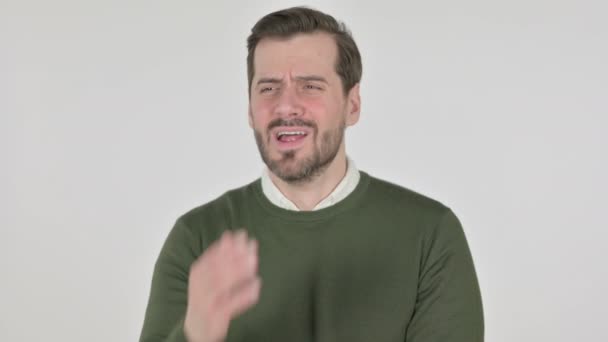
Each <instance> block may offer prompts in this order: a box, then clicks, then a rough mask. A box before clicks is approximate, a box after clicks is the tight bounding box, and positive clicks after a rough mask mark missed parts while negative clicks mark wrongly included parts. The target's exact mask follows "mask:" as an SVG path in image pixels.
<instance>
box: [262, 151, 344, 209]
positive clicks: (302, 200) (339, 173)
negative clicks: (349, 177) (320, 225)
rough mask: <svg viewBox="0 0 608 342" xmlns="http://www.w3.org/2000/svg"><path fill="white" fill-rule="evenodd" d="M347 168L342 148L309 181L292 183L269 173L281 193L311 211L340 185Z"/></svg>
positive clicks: (301, 207) (299, 206) (298, 205)
mask: <svg viewBox="0 0 608 342" xmlns="http://www.w3.org/2000/svg"><path fill="white" fill-rule="evenodd" d="M346 170H347V160H346V153H344V151H343V150H342V151H340V152H339V153H338V154H337V155H336V158H334V160H333V161H332V162H331V163H330V164H329V165H328V166H327V168H326V169H325V170H324V171H323V172H322V173H321V174H320V175H318V176H317V177H315V178H314V179H312V180H310V181H309V182H306V183H301V184H292V183H287V182H285V181H284V180H282V179H280V178H279V177H277V176H276V175H275V174H274V173H272V172H269V175H270V179H271V180H272V182H273V183H274V184H275V185H276V186H277V188H279V190H280V191H281V193H283V195H285V197H287V198H288V199H289V200H290V201H292V202H293V203H294V204H295V205H296V206H297V207H298V209H300V210H303V211H310V210H312V209H313V208H314V207H315V206H316V205H317V204H318V203H319V202H321V201H322V200H323V199H324V198H326V197H327V196H328V195H329V194H330V193H331V192H332V191H333V190H334V189H335V188H336V187H337V186H338V184H339V183H340V181H341V180H342V179H343V178H344V176H345V175H346Z"/></svg>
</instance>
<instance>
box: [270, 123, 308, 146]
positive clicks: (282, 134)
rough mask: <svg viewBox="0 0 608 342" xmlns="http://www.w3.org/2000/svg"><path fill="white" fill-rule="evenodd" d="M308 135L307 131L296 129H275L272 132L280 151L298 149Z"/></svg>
mask: <svg viewBox="0 0 608 342" xmlns="http://www.w3.org/2000/svg"><path fill="white" fill-rule="evenodd" d="M309 134H310V132H309V130H307V129H302V128H298V127H289V128H286V127H285V128H277V129H276V130H274V132H273V137H274V138H275V140H276V142H277V144H278V146H279V148H280V149H293V148H296V147H299V146H300V145H301V144H302V143H303V142H304V141H305V140H306V137H308V135H309Z"/></svg>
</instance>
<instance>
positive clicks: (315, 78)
mask: <svg viewBox="0 0 608 342" xmlns="http://www.w3.org/2000/svg"><path fill="white" fill-rule="evenodd" d="M296 80H298V81H315V82H323V83H326V84H329V82H327V80H326V79H325V77H322V76H316V75H309V76H296ZM281 82H283V80H282V79H280V78H276V77H262V78H260V79H259V80H258V81H257V83H256V84H257V85H260V84H263V83H272V84H276V83H281Z"/></svg>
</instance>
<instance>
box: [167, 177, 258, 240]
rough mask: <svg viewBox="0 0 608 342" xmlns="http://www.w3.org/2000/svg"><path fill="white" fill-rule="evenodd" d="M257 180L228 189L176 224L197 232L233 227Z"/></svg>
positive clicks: (188, 213) (184, 216) (199, 206)
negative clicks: (206, 228) (199, 230)
mask: <svg viewBox="0 0 608 342" xmlns="http://www.w3.org/2000/svg"><path fill="white" fill-rule="evenodd" d="M258 182H259V179H256V180H254V181H252V182H251V183H249V184H246V185H243V186H241V187H238V188H233V189H230V190H228V191H226V192H224V193H223V194H222V195H220V196H218V197H216V198H215V199H213V200H211V201H209V202H207V203H204V204H201V205H198V206H196V207H194V208H192V209H190V210H188V211H187V212H185V213H184V214H182V215H181V216H180V217H179V218H178V220H177V221H178V223H180V224H182V225H183V226H185V227H188V228H189V229H194V230H198V229H201V228H204V227H214V228H217V229H221V228H224V229H225V228H228V227H231V226H233V223H234V222H233V221H234V219H235V217H236V216H238V215H239V214H240V213H241V212H242V211H243V208H245V207H246V203H247V202H248V201H249V200H250V199H251V197H252V196H253V191H254V190H253V187H255V186H256V185H257V183H258Z"/></svg>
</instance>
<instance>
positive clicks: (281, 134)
mask: <svg viewBox="0 0 608 342" xmlns="http://www.w3.org/2000/svg"><path fill="white" fill-rule="evenodd" d="M304 134H306V132H302V131H297V132H279V133H277V137H279V138H280V137H282V136H283V135H304Z"/></svg>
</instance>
